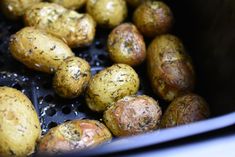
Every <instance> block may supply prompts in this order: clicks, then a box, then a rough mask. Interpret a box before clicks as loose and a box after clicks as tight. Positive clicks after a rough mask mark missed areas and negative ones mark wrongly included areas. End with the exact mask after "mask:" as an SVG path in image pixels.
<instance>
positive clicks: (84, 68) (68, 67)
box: [53, 57, 91, 98]
mask: <svg viewBox="0 0 235 157" xmlns="http://www.w3.org/2000/svg"><path fill="white" fill-rule="evenodd" d="M90 70H91V67H90V65H89V63H87V61H85V60H83V59H81V58H79V57H69V58H67V59H65V60H64V62H63V63H62V64H61V65H60V66H59V67H58V69H57V71H56V73H55V76H54V78H53V87H54V89H55V91H56V93H57V94H58V95H60V96H61V97H64V98H75V97H78V96H79V95H80V94H81V93H82V92H83V91H84V90H85V89H86V87H87V84H88V82H89V80H90V78H91V71H90Z"/></svg>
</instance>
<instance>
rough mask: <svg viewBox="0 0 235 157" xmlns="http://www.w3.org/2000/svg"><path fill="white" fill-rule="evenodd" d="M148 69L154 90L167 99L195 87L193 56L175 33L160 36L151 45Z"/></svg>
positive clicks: (170, 99) (148, 51)
mask: <svg viewBox="0 0 235 157" xmlns="http://www.w3.org/2000/svg"><path fill="white" fill-rule="evenodd" d="M147 70H148V75H149V78H150V82H151V85H152V88H153V91H154V92H155V93H156V94H158V95H159V96H160V97H161V98H163V99H165V100H167V101H172V100H173V99H174V98H176V97H178V96H179V95H182V94H185V93H188V92H190V91H192V90H193V88H194V83H195V73H194V69H193V65H192V62H191V58H190V57H189V56H188V54H187V53H186V52H185V49H184V46H183V44H182V42H181V41H180V39H178V38H177V37H175V36H173V35H161V36H158V37H156V38H155V39H154V40H153V41H152V43H151V44H150V45H149V47H148V50H147Z"/></svg>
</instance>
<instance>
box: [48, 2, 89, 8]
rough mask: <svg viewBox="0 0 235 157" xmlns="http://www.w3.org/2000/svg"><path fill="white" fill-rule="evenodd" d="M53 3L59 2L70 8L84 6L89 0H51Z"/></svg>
mask: <svg viewBox="0 0 235 157" xmlns="http://www.w3.org/2000/svg"><path fill="white" fill-rule="evenodd" d="M49 1H50V2H52V3H57V4H59V5H62V6H63V7H65V8H68V9H79V8H81V7H83V6H84V5H85V4H86V2H87V0H49Z"/></svg>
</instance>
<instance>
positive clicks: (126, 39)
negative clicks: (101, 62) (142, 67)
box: [107, 23, 146, 66]
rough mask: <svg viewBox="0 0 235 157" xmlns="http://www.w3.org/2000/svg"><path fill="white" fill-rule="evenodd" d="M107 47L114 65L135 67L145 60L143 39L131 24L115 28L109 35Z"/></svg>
mask: <svg viewBox="0 0 235 157" xmlns="http://www.w3.org/2000/svg"><path fill="white" fill-rule="evenodd" d="M107 47H108V52H109V56H110V58H111V60H113V61H114V62H116V63H124V64H128V65H130V66H136V65H139V64H141V63H142V62H143V61H144V60H145V56H146V47H145V43H144V39H143V36H142V35H141V34H140V33H139V31H138V30H137V28H136V27H135V26H134V25H133V24H130V23H124V24H121V25H119V26H118V27H116V28H115V29H114V30H113V31H112V32H111V33H110V34H109V37H108V43H107Z"/></svg>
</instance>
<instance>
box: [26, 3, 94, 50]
mask: <svg viewBox="0 0 235 157" xmlns="http://www.w3.org/2000/svg"><path fill="white" fill-rule="evenodd" d="M24 22H25V24H26V25H27V26H34V27H36V28H40V29H44V30H45V31H47V32H48V33H50V34H52V35H54V36H56V37H58V38H60V39H63V40H64V41H65V42H66V43H67V44H68V45H69V46H70V47H72V48H74V47H81V46H87V45H90V44H91V43H92V41H93V39H94V37H95V27H96V23H95V21H94V20H93V18H92V17H91V16H90V15H88V14H79V13H77V12H76V11H73V10H68V9H65V8H64V7H62V6H60V5H58V4H53V3H46V2H44V3H43V2H42V3H38V4H35V5H33V6H32V7H30V8H29V9H28V10H27V11H26V13H25V16H24Z"/></svg>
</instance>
